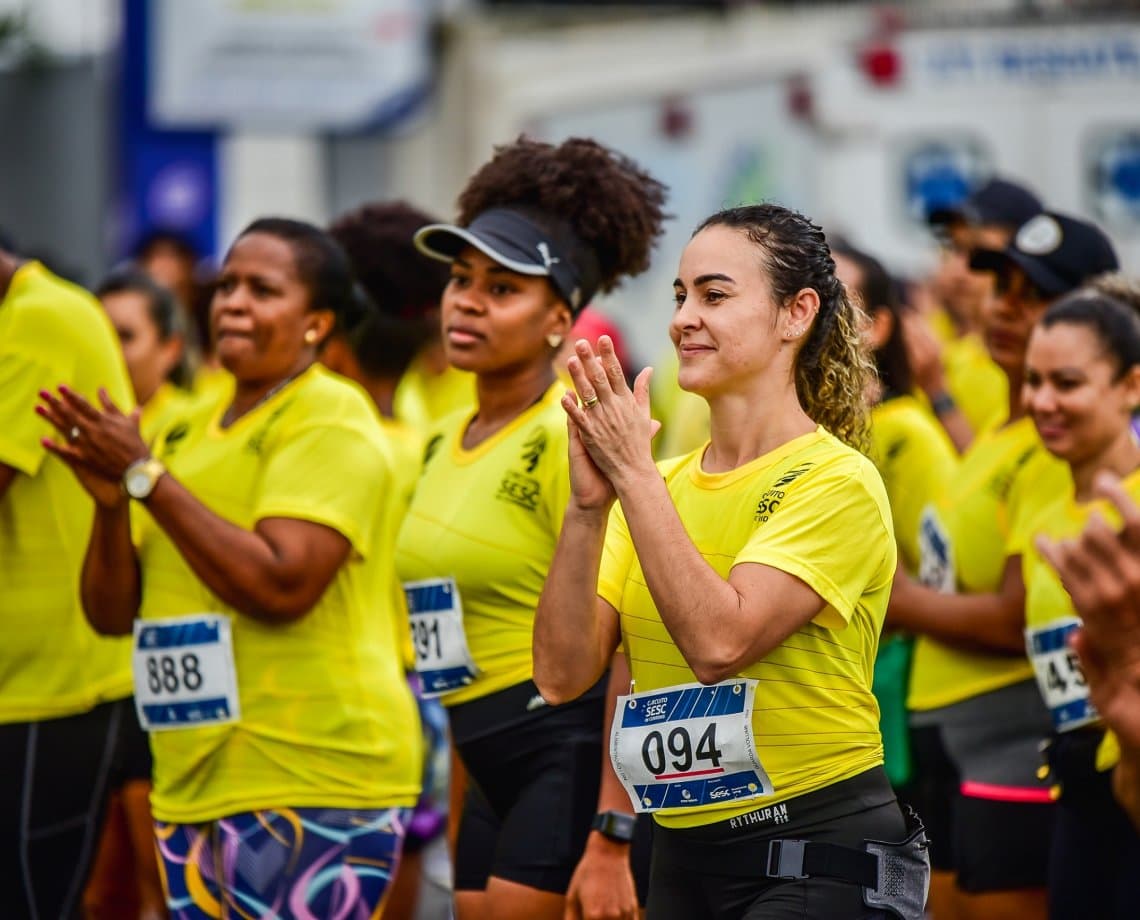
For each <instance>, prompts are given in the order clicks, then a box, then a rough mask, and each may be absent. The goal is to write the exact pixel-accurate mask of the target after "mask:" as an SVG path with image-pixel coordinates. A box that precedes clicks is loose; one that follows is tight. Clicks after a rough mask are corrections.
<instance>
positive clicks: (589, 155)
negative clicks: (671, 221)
mask: <svg viewBox="0 0 1140 920" xmlns="http://www.w3.org/2000/svg"><path fill="white" fill-rule="evenodd" d="M667 191H668V190H667V189H666V187H665V186H664V185H663V184H662V183H660V182H658V181H657V180H656V179H654V178H653V177H652V176H651V175H649V173H647V172H645V170H643V169H641V168H640V167H639V166H638V165H637V164H636V163H634V162H633V161H632V160H630V159H629V158H628V157H625V156H622V155H621V154H620V153H617V152H616V151H613V150H610V149H609V148H608V147H604V146H602V145H601V144H599V143H598V142H597V141H594V140H590V139H589V138H583V137H572V138H570V139H569V140H566V141H563V142H562V143H561V144H559V145H557V146H555V145H553V144H548V143H544V142H542V141H536V140H533V139H531V138H528V137H525V136H523V137H519V139H518V140H516V141H515V142H514V143H513V144H508V145H506V146H502V147H496V148H495V154H494V156H493V157H492V158H491V159H490V161H489V162H487V163H486V164H485V165H484V166H483V167H482V168H481V169H480V170H479V171H478V172H477V173H475V175H473V176H472V177H471V179H470V181H468V183H467V187H466V188H464V190H463V192H462V193H461V194H460V196H459V202H458V203H459V218H458V220H459V224H460V225H461V226H467V225H468V224H470V223H471V221H473V220H474V219H475V218H476V217H478V216H479V215H480V214H482V213H483V212H484V211H488V210H490V209H491V208H503V207H507V208H514V209H517V210H519V211H521V212H523V213H525V214H526V215H527V216H529V217H530V218H531V219H533V220H535V221H536V222H537V223H540V224H541V223H542V218H543V215H544V214H545V215H549V216H550V217H554V218H557V219H559V220H561V221H563V222H565V223H566V224H568V225H569V226H570V228H571V229H572V230H573V231H574V233H575V235H576V236H577V237H578V239H580V240H581V241H582V242H583V243H584V244H585V245H587V246H589V247H590V248H591V249H593V251H594V253H595V255H596V257H597V260H598V267H599V269H600V275H601V282H600V284H599V287H600V288H601V290H603V291H609V290H612V289H613V288H614V287H616V286H617V283H618V281H619V280H620V279H621V278H622V277H623V276H626V275H629V276H632V275H639V274H641V272H643V271H645V270H646V269H647V268H648V267H649V258H650V253H651V252H652V250H653V246H654V243H655V242H656V240H657V238H658V236H660V234H661V229H662V227H661V225H662V223H663V221H664V220H665V218H666V217H667V216H669V215H667V214H666V213H665V212H664V210H663V208H664V205H665V197H666V194H667Z"/></svg>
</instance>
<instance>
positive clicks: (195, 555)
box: [147, 475, 351, 623]
mask: <svg viewBox="0 0 1140 920" xmlns="http://www.w3.org/2000/svg"><path fill="white" fill-rule="evenodd" d="M147 508H148V510H149V511H150V513H151V515H152V516H153V517H154V519H155V521H156V522H157V523H158V525H159V526H160V527H161V528H162V529H163V530H165V531H166V533H167V535H168V536H169V537H170V539H171V540H172V541H173V542H174V544H175V546H177V547H178V551H179V552H180V553H181V554H182V557H183V558H184V559H185V560H186V562H187V564H189V566H190V568H191V569H193V571H194V574H195V575H197V576H198V577H199V578H200V579H201V580H202V582H203V583H204V584H205V585H206V587H207V588H209V589H210V590H211V591H212V592H213V593H214V594H216V595H217V596H218V597H219V598H221V599H222V600H223V601H225V603H227V604H229V605H230V606H231V607H234V608H235V609H237V610H240V611H241V612H242V613H244V614H246V615H247V616H250V617H253V618H254V619H257V620H262V621H264V622H267V623H279V622H285V623H288V622H291V621H293V620H297V619H300V618H301V617H303V616H304V615H305V614H306V613H308V612H309V611H310V610H311V609H312V608H313V606H314V605H315V604H316V603H317V601H318V600H319V599H320V597H321V595H322V594H323V593H324V592H325V589H327V588H328V586H329V584H330V583H331V582H332V580H333V578H334V577H335V575H336V573H337V570H338V569H339V568H340V567H341V565H343V564H344V562H345V561H346V560H347V559H348V555H349V552H350V550H351V545H350V544H349V541H348V539H347V538H346V537H345V536H344V535H343V534H341V533H339V532H338V531H336V530H333V529H332V528H331V527H326V526H325V525H323V524H316V523H313V522H311V521H303V520H296V519H293V518H267V519H264V520H261V521H259V522H258V523H257V524H256V526H255V527H254V529H253V530H252V531H249V530H245V529H243V528H241V527H239V526H237V525H236V524H231V523H230V522H229V521H227V520H225V519H224V518H221V517H219V516H218V515H216V514H214V513H213V512H212V511H210V509H209V508H207V507H206V506H205V505H203V504H202V503H201V502H200V501H198V499H196V498H195V497H194V496H193V495H191V494H190V493H189V492H188V491H187V490H186V489H185V488H184V487H183V486H182V485H181V484H180V483H179V482H178V481H177V480H175V479H174V478H173V477H171V476H169V475H166V476H163V477H162V478H161V479H160V480H159V481H158V485H157V486H155V489H154V492H152V493H151V496H150V498H149V499H148V500H147Z"/></svg>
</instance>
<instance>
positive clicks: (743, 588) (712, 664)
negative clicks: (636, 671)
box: [618, 471, 825, 684]
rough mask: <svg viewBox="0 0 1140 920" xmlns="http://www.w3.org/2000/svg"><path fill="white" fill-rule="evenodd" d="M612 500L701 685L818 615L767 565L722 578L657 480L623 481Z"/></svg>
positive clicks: (811, 598) (818, 607) (817, 604)
mask: <svg viewBox="0 0 1140 920" xmlns="http://www.w3.org/2000/svg"><path fill="white" fill-rule="evenodd" d="M654 472H656V471H654ZM618 494H619V496H620V497H621V503H622V508H623V509H624V510H625V512H626V519H627V521H628V522H629V531H630V535H631V536H632V537H633V543H634V545H635V546H636V547H637V558H638V560H639V561H640V562H641V568H642V570H643V571H644V572H645V579H646V583H647V584H648V586H649V592H650V594H651V595H652V596H653V602H654V604H655V605H656V607H657V611H658V613H659V614H660V615H661V622H662V623H664V625H665V628H666V629H668V630H669V635H670V636H672V638H673V641H674V642H675V643H676V644H677V648H678V650H679V651H680V652H681V655H682V656H683V657H684V659H685V662H686V663H687V664H688V665H689V667H690V668H691V669H692V671H693V674H694V675H695V676H696V678H697V680H699V681H700V682H701V683H703V684H713V683H716V682H718V681H721V680H724V679H726V678H728V677H731V676H732V675H733V674H736V673H738V672H739V671H740V670H742V669H743V668H745V667H747V666H748V665H750V664H753V663H755V662H756V661H759V660H760V659H761V658H763V657H764V656H765V655H767V654H768V653H769V652H770V651H771V650H772V649H774V648H776V646H778V645H780V644H781V643H782V642H783V641H784V640H785V639H787V638H788V636H790V635H791V634H792V633H794V632H796V631H797V630H798V629H801V628H803V627H804V626H806V625H807V624H808V623H809V622H810V621H811V620H812V618H813V617H815V616H816V615H817V614H819V613H820V612H821V611H822V610H823V608H824V606H825V603H824V601H823V598H821V597H820V596H819V595H818V594H817V593H816V592H815V591H814V590H813V589H812V588H810V587H808V585H807V584H805V583H804V582H803V581H801V580H800V579H798V578H796V577H795V576H794V575H789V574H788V573H787V572H783V571H781V570H779V569H776V568H773V567H771V566H767V565H761V564H758V563H743V564H740V565H737V566H735V567H734V568H733V569H732V571H731V572H730V573H729V577H728V579H727V580H725V579H724V578H722V577H721V576H720V575H719V574H718V573H717V572H716V570H715V569H713V567H712V566H710V565H709V564H708V563H707V562H706V561H705V559H704V557H702V556H701V554H700V552H698V550H697V548H696V547H695V546H694V545H693V542H692V540H690V539H689V535H688V534H687V533H686V532H685V527H684V525H683V524H682V523H681V519H680V518H679V517H678V516H677V509H676V507H674V505H673V502H672V499H671V498H670V496H669V493H668V491H667V490H666V488H665V483H664V481H663V480H662V479H661V477H660V476H659V475H654V476H642V477H638V478H636V479H634V478H632V477H630V478H624V477H623V478H622V480H620V483H619V485H618Z"/></svg>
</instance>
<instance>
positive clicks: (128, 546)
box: [79, 501, 141, 636]
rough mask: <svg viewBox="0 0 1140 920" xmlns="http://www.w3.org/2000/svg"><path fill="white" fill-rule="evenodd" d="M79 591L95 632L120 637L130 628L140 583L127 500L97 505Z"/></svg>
mask: <svg viewBox="0 0 1140 920" xmlns="http://www.w3.org/2000/svg"><path fill="white" fill-rule="evenodd" d="M79 594H80V598H81V599H82V602H83V611H84V613H85V614H86V615H87V620H88V622H89V623H90V624H91V626H92V627H93V628H94V630H95V631H96V632H98V633H102V634H103V635H105V636H123V635H126V634H128V633H129V632H130V631H131V624H132V623H133V621H134V619H135V617H136V616H137V615H138V611H139V602H140V600H141V583H140V577H139V563H138V557H137V556H136V555H135V548H134V545H133V544H132V543H131V520H130V507H129V505H128V504H127V502H126V501H119V502H118V503H117V505H115V506H113V507H106V506H103V505H96V507H95V518H94V520H93V521H92V524H91V536H90V538H89V539H88V541H87V555H86V556H85V557H84V559H83V571H82V574H81V576H80V581H79Z"/></svg>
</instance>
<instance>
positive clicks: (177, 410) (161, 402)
mask: <svg viewBox="0 0 1140 920" xmlns="http://www.w3.org/2000/svg"><path fill="white" fill-rule="evenodd" d="M191 399H193V394H191V393H190V392H189V391H187V390H182V389H179V388H178V387H176V386H175V385H174V384H173V383H163V384H161V385H160V386H159V388H158V389H157V390H155V391H154V395H153V396H151V398H150V399H149V400H147V403H146V405H145V406H143V407H142V413H141V414H140V415H139V429H140V430H141V431H142V436H143V440H144V441H146V442H147V444H152V443H154V439H155V436H156V435H157V434H158V433H159V432H160V431H162V429H163V428H165V427H166V426H167V424H168V423H169V422H170V419H171V418H173V417H174V416H176V415H179V414H181V413H182V412H183V411H185V408H186V404H187V403H189V402H190V400H191Z"/></svg>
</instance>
